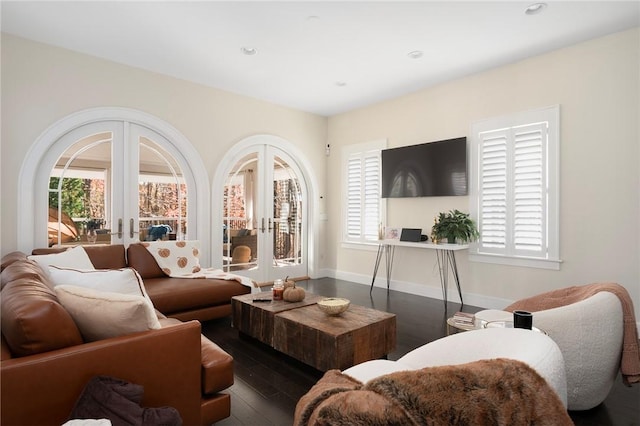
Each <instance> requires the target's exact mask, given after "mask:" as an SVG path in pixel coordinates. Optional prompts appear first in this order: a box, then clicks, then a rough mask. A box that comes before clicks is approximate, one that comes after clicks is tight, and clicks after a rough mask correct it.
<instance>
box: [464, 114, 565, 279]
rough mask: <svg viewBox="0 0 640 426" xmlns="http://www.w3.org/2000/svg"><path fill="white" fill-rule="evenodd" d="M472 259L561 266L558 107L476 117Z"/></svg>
mask: <svg viewBox="0 0 640 426" xmlns="http://www.w3.org/2000/svg"><path fill="white" fill-rule="evenodd" d="M471 134H472V137H471V159H472V160H471V211H472V215H473V217H474V218H475V219H476V220H477V223H478V229H479V231H480V239H479V241H478V242H476V243H474V244H473V245H472V246H471V259H472V260H476V261H482V262H491V263H503V264H511V265H520V266H532V267H541V268H549V269H559V262H560V260H559V241H558V235H559V232H558V186H559V183H558V176H559V173H558V152H559V140H558V135H559V107H558V106H554V107H549V108H545V109H541V110H535V111H528V112H523V113H518V114H514V115H512V116H507V117H498V118H494V119H488V120H484V121H481V122H478V123H474V124H473V125H472V128H471Z"/></svg>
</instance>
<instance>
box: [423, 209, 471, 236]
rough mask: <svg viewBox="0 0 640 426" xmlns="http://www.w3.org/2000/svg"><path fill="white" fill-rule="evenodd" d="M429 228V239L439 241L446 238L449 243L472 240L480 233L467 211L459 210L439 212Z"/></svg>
mask: <svg viewBox="0 0 640 426" xmlns="http://www.w3.org/2000/svg"><path fill="white" fill-rule="evenodd" d="M434 222H435V223H434V224H433V228H431V239H432V240H433V241H437V242H441V241H442V240H443V239H445V238H446V239H447V242H448V243H449V244H455V243H456V242H458V243H465V242H472V241H475V240H477V239H478V237H479V236H480V233H479V232H478V228H477V227H476V224H475V222H474V221H473V220H472V219H471V217H469V213H463V212H461V211H460V210H457V209H456V210H450V211H449V212H446V213H445V212H441V213H440V214H439V215H438V217H437V218H436V219H435V221H434Z"/></svg>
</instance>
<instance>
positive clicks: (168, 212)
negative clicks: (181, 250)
mask: <svg viewBox="0 0 640 426" xmlns="http://www.w3.org/2000/svg"><path fill="white" fill-rule="evenodd" d="M139 149H140V151H139V152H140V165H139V172H138V173H139V174H138V194H139V197H138V212H139V214H138V220H139V224H138V229H139V230H140V231H139V232H140V236H139V238H140V240H141V241H156V240H168V239H171V240H175V239H182V236H184V235H186V232H187V229H186V223H187V222H186V218H187V186H186V184H185V181H184V178H183V175H182V171H181V170H180V166H179V165H178V164H177V162H176V161H175V160H174V159H173V157H172V156H171V155H170V154H168V153H167V152H166V151H164V150H163V149H162V148H161V147H160V146H159V145H158V144H156V143H154V142H153V141H151V140H150V139H148V138H146V137H144V136H143V137H140V140H139Z"/></svg>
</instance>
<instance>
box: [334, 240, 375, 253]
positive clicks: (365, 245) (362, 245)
mask: <svg viewBox="0 0 640 426" xmlns="http://www.w3.org/2000/svg"><path fill="white" fill-rule="evenodd" d="M341 246H342V248H346V249H353V250H367V251H373V250H378V243H376V242H373V241H367V242H355V241H343V242H342V244H341Z"/></svg>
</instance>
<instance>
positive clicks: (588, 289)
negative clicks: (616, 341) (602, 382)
mask: <svg viewBox="0 0 640 426" xmlns="http://www.w3.org/2000/svg"><path fill="white" fill-rule="evenodd" d="M600 291H608V292H610V293H613V294H615V295H616V296H618V299H620V304H621V305H622V315H623V326H624V331H623V335H622V358H621V362H620V373H621V374H622V379H623V381H624V383H625V384H626V385H627V386H630V385H632V384H634V383H640V351H639V350H638V327H637V326H636V317H635V313H634V310H633V301H632V300H631V297H630V296H629V292H627V289H626V288H624V287H623V286H621V285H620V284H616V283H595V284H588V285H582V286H572V287H567V288H561V289H559V290H552V291H549V292H546V293H542V294H538V295H536V296H533V297H529V298H527V299H522V300H519V301H517V302H515V303H513V304H511V305H509V306H507V307H506V308H505V309H504V310H505V311H509V312H513V311H515V310H519V309H521V310H525V311H530V312H536V311H543V310H546V309H553V308H558V307H560V306H566V305H570V304H572V303H576V302H579V301H581V300H584V299H587V298H589V297H591V296H593V295H594V294H596V293H598V292H600Z"/></svg>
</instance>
